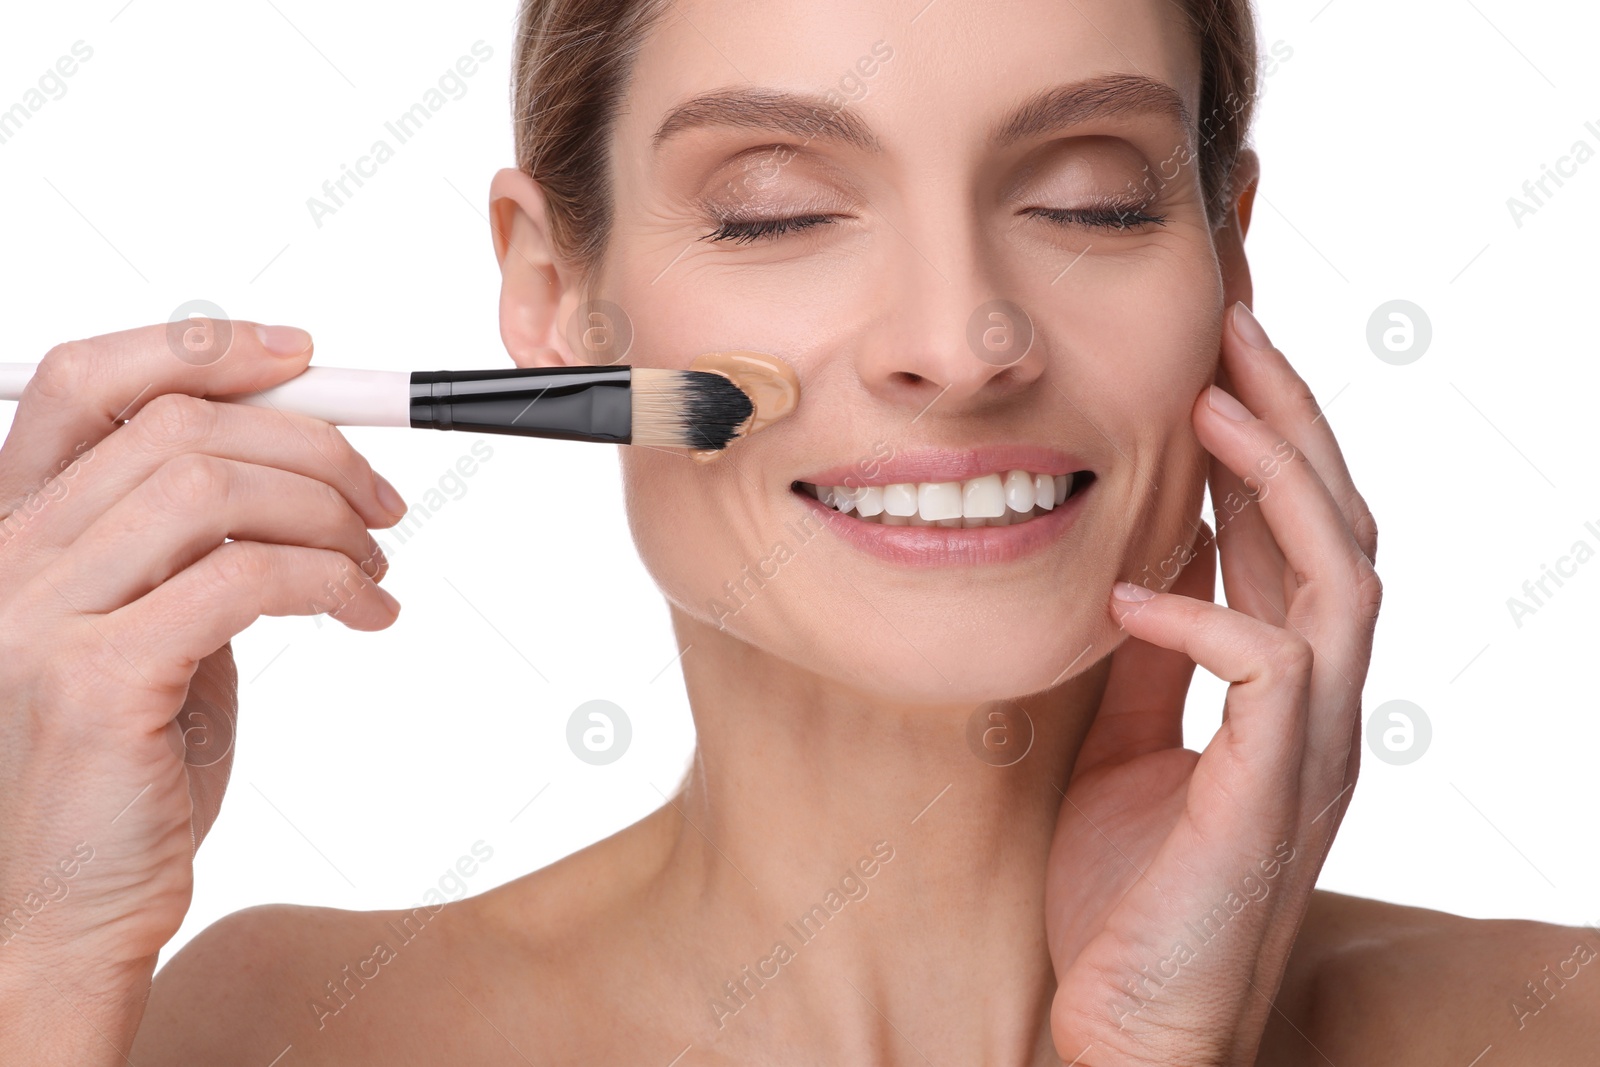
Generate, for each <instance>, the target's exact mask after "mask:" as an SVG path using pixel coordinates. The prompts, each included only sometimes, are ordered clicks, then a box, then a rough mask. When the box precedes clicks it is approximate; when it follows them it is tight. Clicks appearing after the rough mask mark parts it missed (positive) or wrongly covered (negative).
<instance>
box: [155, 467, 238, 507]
mask: <svg viewBox="0 0 1600 1067" xmlns="http://www.w3.org/2000/svg"><path fill="white" fill-rule="evenodd" d="M231 480H232V477H231V475H230V474H229V472H228V466H227V464H226V463H224V462H223V461H222V460H219V459H217V458H216V457H215V456H207V455H202V454H200V453H198V452H185V453H183V454H182V455H180V456H174V457H173V458H172V459H169V460H167V461H166V462H165V463H163V464H162V465H161V467H160V469H159V470H157V471H156V476H155V479H154V483H155V484H154V486H153V488H154V491H155V493H156V495H157V497H158V498H159V499H160V500H161V502H162V503H164V504H165V505H166V506H167V507H168V508H169V509H170V510H173V511H179V512H184V513H189V512H194V511H198V510H200V509H202V508H206V507H209V506H211V505H212V504H214V502H215V501H216V499H217V498H218V497H219V496H222V495H225V494H226V493H227V490H228V483H229V482H230V481H231Z"/></svg>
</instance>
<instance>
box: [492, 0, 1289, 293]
mask: <svg viewBox="0 0 1600 1067" xmlns="http://www.w3.org/2000/svg"><path fill="white" fill-rule="evenodd" d="M1172 2H1173V4H1174V6H1176V7H1177V8H1178V9H1179V10H1180V11H1182V12H1183V13H1184V14H1185V15H1186V16H1187V17H1188V19H1189V21H1190V23H1191V24H1192V26H1193V30H1194V34H1195V38H1196V40H1197V42H1198V44H1199V46H1200V113H1199V114H1198V115H1197V116H1195V121H1196V125H1197V127H1198V130H1197V139H1198V150H1199V167H1200V179H1201V183H1202V188H1203V189H1204V192H1205V197H1206V211H1207V214H1208V216H1209V217H1210V219H1211V222H1212V224H1213V225H1214V226H1215V225H1219V224H1220V223H1221V222H1222V221H1223V220H1224V219H1225V218H1226V217H1227V210H1228V205H1229V204H1230V203H1231V201H1232V199H1233V194H1234V190H1233V189H1232V188H1231V186H1230V178H1231V177H1232V174H1233V168H1234V165H1235V163H1236V162H1237V161H1238V158H1239V151H1240V149H1242V148H1243V147H1244V144H1245V135H1246V133H1247V132H1248V130H1249V128H1250V118H1251V114H1252V112H1253V111H1254V107H1255V94H1256V63H1257V56H1258V54H1257V48H1256V32H1255V18H1254V15H1253V13H1252V11H1251V7H1250V0H1172ZM669 6H670V0H523V8H522V13H521V18H520V20H519V21H520V25H519V28H518V39H517V54H516V61H515V62H514V63H513V65H512V101H513V106H514V109H515V138H516V154H517V166H518V167H520V168H521V169H522V170H523V171H525V172H526V173H527V174H529V175H531V176H532V177H533V178H534V179H535V180H536V181H538V183H539V186H540V188H541V189H543V190H544V194H545V198H546V200H547V201H548V203H549V209H550V219H549V223H550V230H551V240H552V242H553V243H554V245H555V249H556V251H557V253H558V254H559V255H561V257H562V258H564V259H566V260H567V261H568V262H569V263H572V264H573V265H574V266H576V267H577V268H578V270H580V271H581V272H583V273H585V274H591V275H592V273H593V272H594V271H595V270H597V269H598V268H599V266H600V261H601V256H602V253H603V252H604V250H605V245H606V240H607V238H608V236H609V234H610V229H611V182H610V176H609V172H608V164H609V160H608V159H607V154H606V145H607V141H608V138H609V137H610V134H611V127H612V120H613V117H614V116H615V114H616V109H617V105H618V104H619V102H620V101H621V99H622V96H623V94H624V93H625V92H626V90H627V87H628V78H629V74H630V72H631V70H632V67H633V59H634V56H635V55H636V54H637V53H638V50H639V47H640V45H642V44H643V43H644V39H645V37H646V35H647V34H648V32H649V30H650V28H651V27H652V26H653V25H654V24H655V23H656V21H657V20H658V19H659V18H660V17H661V16H662V15H663V14H664V13H665V12H666V10H667V9H668V8H669Z"/></svg>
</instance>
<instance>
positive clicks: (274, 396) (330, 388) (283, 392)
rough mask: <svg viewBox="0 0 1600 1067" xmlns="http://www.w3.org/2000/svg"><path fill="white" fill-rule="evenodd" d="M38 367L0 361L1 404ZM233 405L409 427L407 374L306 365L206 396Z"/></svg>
mask: <svg viewBox="0 0 1600 1067" xmlns="http://www.w3.org/2000/svg"><path fill="white" fill-rule="evenodd" d="M37 366H38V364H36V363H0V400H18V399H21V397H22V390H23V388H24V387H25V386H26V385H27V384H28V379H30V378H32V377H33V372H34V370H35V369H36V368H37ZM207 399H211V400H223V401H227V402H229V403H233V404H249V405H251V406H253V407H270V408H276V409H277V410H279V411H292V412H294V413H295V414H297V415H310V416H311V417H312V418H317V419H322V420H323V421H324V422H331V423H333V424H334V425H336V426H410V425H411V374H410V372H409V371H394V370H355V369H350V368H344V367H307V368H306V369H305V370H304V371H302V372H301V373H300V374H299V375H297V376H296V377H294V378H291V379H289V380H288V381H286V382H284V383H283V384H282V385H275V386H273V387H272V388H271V389H263V390H262V391H261V392H259V393H233V394H231V395H229V396H216V397H208V398H207Z"/></svg>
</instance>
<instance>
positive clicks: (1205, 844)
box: [1045, 305, 1382, 1067]
mask: <svg viewBox="0 0 1600 1067" xmlns="http://www.w3.org/2000/svg"><path fill="white" fill-rule="evenodd" d="M1227 318H1228V322H1227V323H1226V325H1225V328H1224V330H1223V341H1222V371H1221V372H1220V373H1219V375H1218V380H1219V381H1220V382H1227V383H1229V384H1230V385H1231V386H1232V387H1233V388H1234V389H1236V390H1237V393H1238V396H1239V398H1240V399H1241V400H1242V401H1243V406H1239V405H1237V404H1234V405H1233V406H1234V407H1235V408H1236V409H1237V410H1235V411H1234V413H1233V416H1230V415H1229V414H1228V413H1227V412H1228V407H1229V403H1228V402H1229V401H1231V400H1232V399H1233V398H1232V397H1231V396H1229V395H1228V394H1227V393H1221V392H1220V391H1218V392H1215V393H1214V392H1211V391H1210V390H1209V389H1208V390H1207V392H1205V393H1202V394H1201V396H1200V397H1199V398H1198V399H1197V401H1196V403H1195V406H1194V410H1193V413H1192V414H1193V419H1194V425H1195V431H1196V434H1197V436H1198V437H1199V440H1200V443H1201V444H1202V445H1203V446H1204V447H1205V448H1206V450H1207V451H1209V452H1210V453H1211V455H1212V457H1213V459H1212V462H1211V474H1210V482H1211V495H1212V500H1213V502H1214V505H1215V509H1216V510H1215V515H1216V520H1217V543H1220V546H1221V549H1220V550H1221V555H1222V578H1223V586H1224V588H1225V589H1226V591H1227V599H1228V604H1229V605H1230V606H1229V607H1222V606H1220V605H1217V604H1215V603H1213V602H1212V587H1213V582H1214V577H1213V576H1214V574H1215V568H1216V557H1215V552H1216V551H1217V550H1216V548H1215V547H1214V544H1213V542H1212V539H1211V537H1210V534H1209V531H1207V530H1205V529H1204V527H1202V529H1201V532H1200V535H1199V541H1200V544H1199V545H1197V546H1196V548H1195V549H1194V552H1195V555H1194V558H1193V560H1192V561H1191V562H1189V563H1188V565H1187V566H1185V567H1184V569H1183V571H1182V572H1181V573H1180V575H1179V576H1178V579H1177V582H1176V584H1175V585H1174V586H1173V588H1172V590H1171V591H1165V592H1162V591H1151V590H1145V589H1140V588H1137V587H1134V588H1131V589H1130V588H1129V587H1123V586H1121V585H1120V583H1119V591H1120V592H1122V593H1124V594H1126V593H1128V592H1133V593H1134V594H1136V595H1138V596H1142V597H1143V599H1132V600H1129V599H1122V598H1121V597H1116V598H1114V599H1112V600H1111V611H1112V614H1113V615H1114V617H1116V618H1117V619H1118V620H1119V622H1120V623H1121V625H1122V627H1123V628H1124V629H1126V630H1127V632H1128V634H1129V637H1128V638H1127V639H1126V641H1125V642H1124V643H1123V644H1122V645H1121V646H1120V647H1119V648H1118V649H1117V651H1116V652H1115V653H1113V657H1112V667H1111V675H1110V680H1109V682H1108V683H1107V688H1106V692H1105V696H1104V699H1103V700H1102V703H1101V706H1100V709H1099V712H1098V714H1097V716H1096V719H1095V721H1094V724H1093V725H1092V727H1091V729H1090V732H1089V735H1088V737H1087V738H1086V740H1085V742H1084V746H1083V749H1082V751H1081V752H1080V754H1079V757H1078V760H1077V763H1076V765H1075V767H1074V768H1073V773H1072V779H1071V781H1070V783H1069V784H1068V786H1067V790H1066V794H1065V800H1064V802H1063V804H1062V809H1061V817H1060V819H1059V821H1058V823H1057V828H1056V834H1055V840H1054V843H1053V846H1052V851H1051V857H1050V873H1049V880H1048V884H1047V888H1046V896H1045V903H1046V917H1045V921H1046V929H1047V931H1048V935H1049V943H1050V954H1051V959H1052V961H1053V962H1054V964H1055V971H1056V977H1057V992H1056V996H1055V1002H1054V1006H1053V1008H1052V1011H1051V1031H1052V1035H1053V1037H1054V1039H1055V1044H1056V1051H1057V1052H1058V1053H1059V1054H1060V1056H1061V1058H1062V1060H1063V1061H1064V1062H1067V1063H1071V1064H1073V1065H1074V1067H1091V1065H1092V1067H1110V1065H1113V1064H1115V1065H1119V1067H1121V1065H1127V1064H1161V1065H1164V1067H1165V1065H1171V1064H1183V1065H1185V1067H1201V1065H1206V1067H1210V1065H1223V1064H1226V1065H1229V1067H1234V1065H1247V1064H1252V1063H1254V1062H1255V1057H1256V1051H1257V1048H1258V1046H1259V1044H1260V1041H1261V1036H1262V1032H1263V1030H1264V1029H1265V1027H1266V1023H1267V1020H1268V1017H1269V1015H1270V1013H1271V1011H1272V1010H1273V1008H1272V1000H1273V998H1274V997H1275V996H1276V994H1277V991H1278V986H1279V984H1280V982H1281V981H1282V979H1283V974H1284V968H1285V966H1286V964H1287V962H1288V958H1289V951H1290V949H1291V948H1292V947H1293V945H1294V941H1295V937H1296V934H1297V932H1298V930H1299V927H1300V923H1301V921H1302V919H1303V918H1304V916H1305V912H1306V908H1307V905H1308V903H1309V900H1310V896H1311V891H1312V889H1313V887H1314V886H1315V884H1316V880H1317V874H1318V872H1319V871H1320V870H1321V867H1322V863H1323V860H1324V859H1325V858H1326V856H1327V853H1328V848H1329V846H1330V845H1331V844H1332V842H1333V835H1334V832H1335V830H1336V829H1337V828H1338V825H1339V822H1340V819H1341V818H1342V816H1343V813H1344V809H1345V807H1346V805H1347V804H1348V802H1349V791H1350V790H1351V789H1352V787H1353V786H1354V785H1355V780H1356V772H1357V768H1358V766H1359V763H1360V738H1361V688H1362V684H1363V682H1364V680H1365V678H1366V673H1367V664H1368V660H1369V659H1370V657H1371V653H1372V631H1373V626H1374V623H1375V621H1376V618H1377V614H1378V605H1379V602H1380V600H1381V596H1382V593H1381V589H1382V587H1381V585H1380V583H1379V581H1378V576H1377V574H1376V572H1375V571H1374V570H1373V566H1372V560H1373V557H1374V555H1375V554H1376V551H1377V529H1376V527H1375V525H1374V524H1373V521H1372V517H1371V514H1370V513H1369V512H1368V510H1367V507H1366V504H1365V502H1364V501H1363V500H1362V498H1361V496H1360V494H1359V493H1357V492H1356V489H1355V487H1354V485H1353V484H1352V483H1351V481H1350V474H1349V471H1348V470H1347V469H1346V467H1345V463H1344V459H1343V457H1342V456H1341V454H1340V452H1339V447H1338V445H1337V443H1336V442H1335V441H1334V438H1333V434H1332V432H1331V431H1330V430H1329V428H1328V424H1327V421H1326V420H1325V419H1323V418H1322V417H1321V413H1320V412H1319V411H1318V409H1317V405H1316V401H1315V399H1314V398H1313V397H1312V395H1311V392H1310V390H1309V389H1308V388H1307V387H1306V384H1305V382H1304V381H1302V380H1301V378H1300V376H1299V375H1298V374H1296V373H1295V371H1294V369H1293V368H1292V367H1291V366H1290V365H1289V363H1288V361H1287V360H1286V359H1285V358H1284V357H1283V354H1282V353H1280V352H1279V351H1277V350H1276V349H1275V348H1273V347H1271V343H1270V342H1269V341H1268V340H1267V339H1266V337H1265V335H1264V334H1262V333H1261V331H1260V327H1259V326H1255V323H1254V319H1253V318H1251V317H1250V316H1249V313H1248V312H1246V311H1245V310H1244V308H1243V306H1242V305H1236V306H1235V307H1234V308H1233V309H1232V310H1231V311H1230V313H1229V315H1228V316H1227ZM1253 326H1254V330H1253V331H1252V329H1251V327H1253ZM1246 409H1248V410H1246ZM1195 664H1199V665H1200V666H1202V667H1204V668H1206V669H1207V670H1209V671H1210V672H1211V673H1213V674H1215V675H1217V676H1218V677H1220V678H1222V679H1224V680H1226V681H1227V682H1229V683H1230V685H1229V687H1228V695H1227V700H1226V702H1225V704H1224V706H1223V713H1222V726H1221V728H1220V729H1219V730H1218V731H1217V733H1216V735H1215V736H1214V737H1213V738H1212V739H1211V742H1210V744H1208V745H1207V746H1206V749H1205V751H1204V752H1202V753H1195V752H1192V751H1190V750H1188V749H1185V748H1184V747H1183V705H1184V699H1185V696H1186V694H1187V690H1188V685H1189V679H1190V676H1191V674H1192V672H1193V669H1194V665H1195Z"/></svg>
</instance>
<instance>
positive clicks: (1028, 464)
mask: <svg viewBox="0 0 1600 1067" xmlns="http://www.w3.org/2000/svg"><path fill="white" fill-rule="evenodd" d="M1090 469H1092V468H1090V466H1089V465H1088V464H1087V463H1085V462H1084V461H1083V460H1082V459H1081V458H1080V457H1078V456H1073V455H1069V454H1068V453H1066V452H1062V451H1060V450H1059V449H1055V448H1046V447H1044V446H1042V445H1020V444H1019V445H988V446H985V447H982V448H919V449H915V450H912V451H908V452H897V453H895V454H894V455H893V456H891V457H889V458H888V459H886V460H881V461H880V460H877V459H876V458H875V457H869V458H863V459H861V460H859V461H858V462H856V463H853V464H846V465H843V466H838V467H830V468H828V469H827V470H824V471H818V472H816V473H814V474H807V475H804V476H802V477H800V478H797V479H796V480H797V481H802V482H810V483H811V484H812V485H842V486H847V487H849V488H858V487H861V486H869V485H894V484H896V483H899V482H964V481H966V480H967V479H969V478H981V477H982V476H983V475H985V474H1000V475H1004V474H1005V472H1006V471H1009V470H1024V471H1027V472H1029V473H1030V474H1050V475H1056V474H1071V473H1073V472H1074V471H1080V470H1090ZM1024 525H1028V524H1026V523H1025V524H1024ZM921 528H922V527H918V529H921ZM996 529H1001V530H1004V529H1010V527H1004V526H1002V527H996Z"/></svg>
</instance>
